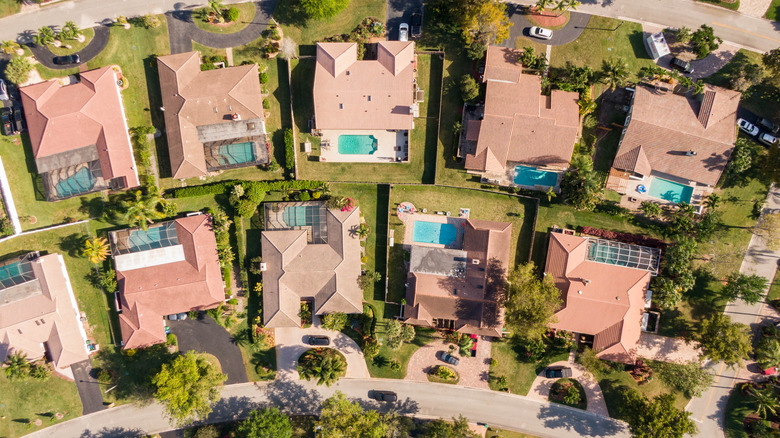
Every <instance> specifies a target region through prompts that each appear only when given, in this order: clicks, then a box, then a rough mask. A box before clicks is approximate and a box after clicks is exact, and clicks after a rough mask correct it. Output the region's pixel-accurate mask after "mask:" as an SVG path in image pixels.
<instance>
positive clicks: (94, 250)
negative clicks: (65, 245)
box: [81, 237, 109, 264]
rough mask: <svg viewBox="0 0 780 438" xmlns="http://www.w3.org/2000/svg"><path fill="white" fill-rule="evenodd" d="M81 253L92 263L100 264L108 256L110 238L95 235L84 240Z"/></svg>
mask: <svg viewBox="0 0 780 438" xmlns="http://www.w3.org/2000/svg"><path fill="white" fill-rule="evenodd" d="M81 254H82V255H83V256H84V257H86V258H87V260H89V261H90V262H91V263H95V264H98V263H100V262H102V261H103V260H105V259H106V257H108V254H109V247H108V240H106V238H105V237H93V238H91V239H87V241H86V242H84V248H83V249H82V250H81Z"/></svg>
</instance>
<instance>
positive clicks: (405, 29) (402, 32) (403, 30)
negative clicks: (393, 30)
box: [398, 23, 409, 41]
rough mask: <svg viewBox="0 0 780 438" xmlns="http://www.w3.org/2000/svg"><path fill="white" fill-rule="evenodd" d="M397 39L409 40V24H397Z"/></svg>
mask: <svg viewBox="0 0 780 438" xmlns="http://www.w3.org/2000/svg"><path fill="white" fill-rule="evenodd" d="M398 41H409V25H408V24H406V23H401V25H400V26H398Z"/></svg>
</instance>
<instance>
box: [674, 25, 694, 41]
mask: <svg viewBox="0 0 780 438" xmlns="http://www.w3.org/2000/svg"><path fill="white" fill-rule="evenodd" d="M673 33H674V38H675V39H676V40H677V41H679V42H681V43H687V42H688V41H690V40H691V30H690V29H688V28H687V27H685V26H683V27H681V28H679V29H677V30H675V31H674V32H673Z"/></svg>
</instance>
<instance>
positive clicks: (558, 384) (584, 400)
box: [549, 377, 588, 410]
mask: <svg viewBox="0 0 780 438" xmlns="http://www.w3.org/2000/svg"><path fill="white" fill-rule="evenodd" d="M567 385H574V387H575V388H577V392H579V393H580V402H579V403H573V404H570V403H566V402H565V401H564V400H563V398H561V399H558V398H557V396H556V394H557V393H558V391H560V390H561V388H563V387H565V386H567ZM549 399H550V401H551V402H553V403H560V404H562V405H566V406H571V407H573V408H577V409H582V410H586V409H588V396H587V395H586V394H585V388H583V387H582V384H580V382H578V381H576V380H574V379H570V378H568V377H564V378H562V379H558V380H556V381H555V382H554V383H553V384H552V387H551V388H550V395H549Z"/></svg>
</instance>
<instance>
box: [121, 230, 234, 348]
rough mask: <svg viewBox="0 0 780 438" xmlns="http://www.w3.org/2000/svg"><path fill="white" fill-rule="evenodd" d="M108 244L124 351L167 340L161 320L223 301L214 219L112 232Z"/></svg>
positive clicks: (213, 306) (223, 294) (208, 307)
mask: <svg viewBox="0 0 780 438" xmlns="http://www.w3.org/2000/svg"><path fill="white" fill-rule="evenodd" d="M109 240H110V241H111V252H112V254H113V257H114V266H115V268H116V278H117V283H118V284H119V292H117V303H118V310H119V312H120V313H119V327H120V329H121V330H122V345H123V347H124V348H142V347H147V346H150V345H153V344H158V343H162V342H165V340H166V336H165V321H164V320H163V316H166V315H172V314H178V313H182V312H189V311H191V310H205V309H211V308H215V307H217V306H219V305H220V304H221V303H222V302H223V301H224V300H225V290H224V284H223V283H222V272H221V269H220V265H219V257H218V256H217V241H216V239H215V237H214V231H213V229H212V222H211V216H209V215H206V214H196V215H192V216H187V217H183V218H179V219H176V220H171V221H167V222H161V223H157V224H154V225H152V226H149V228H148V229H147V230H143V229H141V228H130V229H124V230H119V231H112V232H110V233H109Z"/></svg>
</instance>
